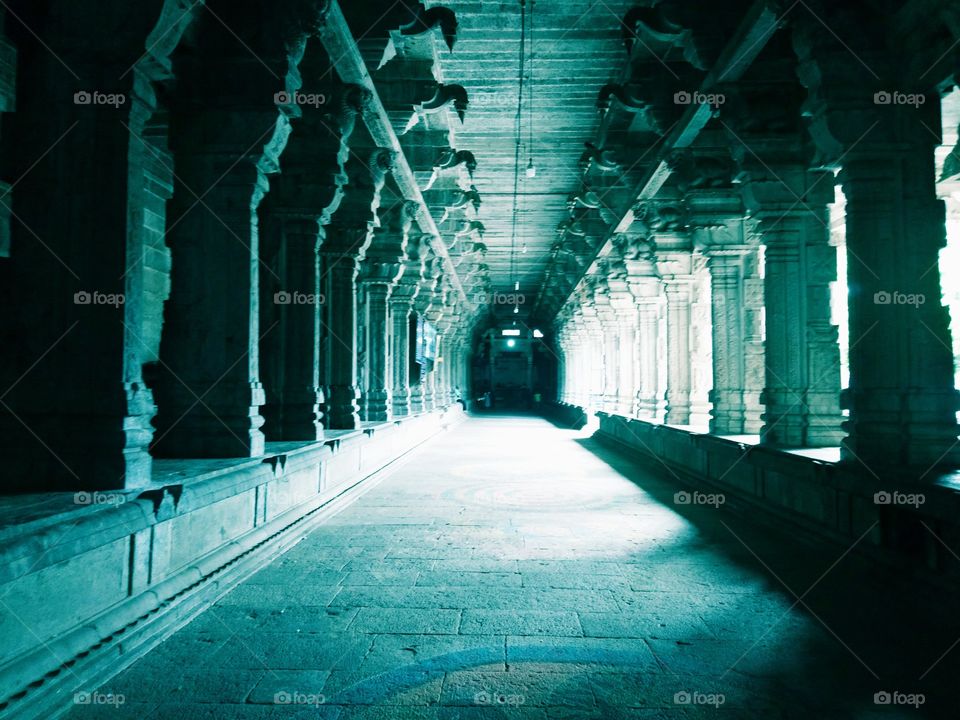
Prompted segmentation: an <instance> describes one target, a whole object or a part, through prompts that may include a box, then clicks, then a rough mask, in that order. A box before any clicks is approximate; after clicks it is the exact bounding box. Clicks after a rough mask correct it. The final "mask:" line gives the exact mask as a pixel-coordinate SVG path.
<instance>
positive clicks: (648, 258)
mask: <svg viewBox="0 0 960 720" xmlns="http://www.w3.org/2000/svg"><path fill="white" fill-rule="evenodd" d="M620 238H621V240H619V243H618V247H619V250H620V254H621V255H622V256H623V259H624V260H623V263H624V268H625V271H626V284H627V288H628V290H629V292H630V295H631V297H632V301H633V305H634V309H633V315H634V323H633V327H635V329H636V334H635V343H634V367H635V370H634V381H633V382H632V383H631V386H630V388H629V390H630V392H633V393H634V402H633V405H634V413H633V414H635V415H636V416H637V417H640V418H644V419H648V420H652V419H657V418H659V417H660V416H661V414H662V412H663V410H664V399H663V396H662V395H661V394H660V390H659V383H658V381H657V368H658V366H659V362H658V356H657V353H658V348H659V344H660V341H659V325H660V316H661V313H662V307H663V289H662V287H661V281H660V277H659V275H658V273H657V265H656V258H655V256H654V249H655V248H654V243H653V242H651V241H650V240H649V239H647V238H644V237H629V236H620Z"/></svg>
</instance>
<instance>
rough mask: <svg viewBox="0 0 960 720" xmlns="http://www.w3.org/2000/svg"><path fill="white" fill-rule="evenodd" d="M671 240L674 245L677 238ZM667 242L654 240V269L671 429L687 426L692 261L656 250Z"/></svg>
mask: <svg viewBox="0 0 960 720" xmlns="http://www.w3.org/2000/svg"><path fill="white" fill-rule="evenodd" d="M670 240H673V241H676V240H677V238H671V239H670ZM670 240H668V239H667V238H665V237H663V236H659V235H658V236H657V247H658V253H657V258H658V259H657V267H658V269H659V271H660V275H661V277H662V278H663V289H664V294H665V295H666V332H667V337H666V341H667V368H666V372H667V392H666V413H665V416H664V422H665V423H667V424H670V425H687V424H689V422H690V390H691V386H692V383H691V380H692V377H691V358H690V321H691V305H692V303H693V283H694V277H693V272H692V271H693V261H692V255H691V252H690V251H682V250H681V251H672V250H666V249H662V250H661V249H659V248H660V247H661V244H663V245H664V246H667V243H668V242H670ZM681 242H682V241H681ZM671 244H674V243H671Z"/></svg>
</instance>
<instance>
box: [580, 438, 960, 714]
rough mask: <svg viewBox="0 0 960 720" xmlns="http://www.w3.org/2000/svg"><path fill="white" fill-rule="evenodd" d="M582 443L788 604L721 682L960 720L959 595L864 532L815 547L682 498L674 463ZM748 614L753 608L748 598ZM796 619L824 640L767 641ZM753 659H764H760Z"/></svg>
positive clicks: (698, 661)
mask: <svg viewBox="0 0 960 720" xmlns="http://www.w3.org/2000/svg"><path fill="white" fill-rule="evenodd" d="M576 442H577V443H578V444H579V445H580V446H581V447H583V448H585V449H587V450H589V451H590V452H591V453H593V454H594V455H595V456H596V457H598V458H599V459H601V460H603V462H605V463H606V464H608V465H609V466H610V467H611V468H612V469H614V470H616V471H617V472H618V473H620V474H621V475H623V476H624V477H626V478H628V479H629V480H630V481H631V482H633V483H634V484H635V485H637V487H638V488H640V489H641V490H643V491H644V492H645V493H648V494H649V495H650V496H651V497H652V498H653V499H655V500H656V501H657V502H658V503H660V504H662V505H664V506H666V507H669V508H670V509H671V510H672V511H674V512H676V513H678V514H679V515H681V516H682V517H683V518H685V519H686V520H687V521H689V522H690V523H692V524H693V525H694V526H695V527H696V528H697V530H698V532H699V533H700V539H701V543H702V546H703V548H704V549H709V551H710V552H713V553H717V554H722V555H723V556H724V557H725V558H726V560H727V561H729V562H732V563H735V564H736V565H737V566H738V567H740V568H742V570H743V571H744V572H745V573H754V574H756V575H758V576H760V577H762V578H763V579H764V582H765V584H766V587H767V589H768V590H769V592H771V593H777V594H779V595H781V596H782V597H783V600H784V601H785V602H786V603H787V604H788V605H789V607H790V610H788V611H787V612H786V613H785V614H784V615H783V616H781V617H779V618H776V617H774V618H771V619H770V621H771V624H770V630H769V633H768V634H767V637H766V638H764V637H761V638H758V639H757V640H756V641H755V645H752V646H750V647H749V648H748V650H747V651H746V652H745V653H744V654H743V656H742V657H741V658H740V659H739V660H738V661H737V663H736V665H735V666H734V667H732V668H728V669H726V670H724V672H723V673H722V674H721V675H720V676H719V678H718V679H719V680H721V681H722V680H724V679H725V678H728V677H730V676H731V675H733V674H737V675H742V676H746V677H755V678H756V679H757V680H758V681H759V680H763V681H772V682H773V683H774V684H775V685H779V686H780V687H781V689H782V691H783V692H785V693H786V694H785V696H787V697H788V696H790V695H792V694H795V695H797V696H798V697H802V698H803V702H804V704H806V703H809V704H811V705H813V706H821V707H823V708H831V707H832V708H835V709H836V710H837V711H840V709H841V708H842V709H843V711H842V712H844V713H846V712H849V713H851V714H850V715H849V716H850V717H855V718H868V717H869V718H872V717H875V716H876V717H878V718H879V717H920V716H923V717H953V718H956V717H960V692H958V691H957V690H956V682H955V678H956V677H957V676H958V673H960V618H958V617H957V614H956V611H955V607H956V604H955V600H956V598H955V597H954V596H950V597H942V596H938V595H937V593H938V592H939V591H938V590H935V589H933V588H931V587H930V586H929V585H927V584H926V583H923V584H921V583H911V582H910V581H909V579H906V578H903V577H898V576H897V575H895V574H894V573H893V571H891V570H890V569H889V568H882V567H878V566H876V565H875V564H873V563H871V562H870V561H869V560H868V559H866V558H865V557H863V556H860V555H858V554H857V552H856V545H857V544H859V542H863V541H864V540H865V537H862V538H860V540H859V541H858V543H852V544H850V545H849V546H846V547H842V546H839V545H836V544H831V543H829V542H827V541H824V542H823V543H817V542H816V541H815V540H811V539H810V537H809V536H804V537H803V538H802V539H801V538H800V533H799V532H797V533H796V534H791V529H790V528H789V527H786V526H783V525H780V526H779V527H775V525H777V523H778V521H777V520H776V519H775V518H773V517H772V516H771V517H762V518H760V517H758V518H749V517H744V516H743V515H741V514H739V513H738V514H735V513H734V512H731V511H730V510H729V509H727V508H724V507H723V505H716V506H711V505H701V506H694V505H684V504H678V503H677V502H676V497H675V494H676V493H677V492H678V491H682V490H690V489H691V488H690V487H689V483H687V482H684V481H682V480H681V479H680V478H679V477H677V476H676V475H675V474H674V473H673V472H672V470H670V468H668V467H667V466H665V465H660V464H658V463H657V462H656V461H655V460H648V459H643V458H640V457H639V456H636V455H634V454H631V453H629V452H628V451H623V450H620V449H617V448H615V447H612V446H611V445H608V444H606V443H604V442H601V441H600V440H598V439H596V438H595V437H592V436H591V437H587V438H579V439H577V440H576ZM707 492H715V491H707ZM685 549H687V548H685ZM676 559H677V560H682V558H679V557H678V558H676ZM669 561H670V558H669V551H668V552H667V557H662V558H660V559H659V561H658V562H659V563H661V565H662V566H666V567H669ZM742 611H743V612H744V613H747V614H748V613H750V607H749V604H748V603H744V604H743V607H742ZM795 615H797V616H800V617H802V618H804V619H805V620H807V621H809V624H810V625H814V626H816V627H817V628H818V629H822V633H819V634H820V635H821V637H820V638H813V637H808V638H806V641H807V644H806V645H805V646H804V647H797V646H781V647H779V648H777V647H764V645H765V640H767V639H770V640H772V639H774V638H775V637H776V635H777V629H778V626H780V625H781V624H783V625H786V624H788V623H790V622H792V620H793V616H795ZM747 622H748V621H747V616H745V618H744V624H745V625H746V624H747ZM707 652H709V651H707ZM670 655H673V658H671V657H670ZM751 655H759V656H765V658H766V659H765V661H764V662H763V663H760V664H757V663H755V662H752V661H751ZM684 656H686V657H684ZM658 658H660V659H661V660H663V662H664V663H665V664H666V665H667V666H668V667H669V666H670V665H671V662H674V661H675V662H676V663H677V666H678V667H687V668H690V667H696V666H697V665H699V666H700V667H701V668H707V667H709V666H710V665H711V664H712V663H711V661H710V659H709V658H708V657H704V655H703V654H700V653H697V652H695V651H694V652H683V651H680V650H678V649H677V648H671V652H670V653H669V654H668V655H667V656H665V657H661V656H660V655H658ZM728 673H730V674H731V675H728ZM715 677H716V676H715ZM920 696H922V697H920ZM867 697H873V698H874V704H875V707H874V708H864V707H863V702H862V701H863V698H867ZM888 701H889V702H888ZM793 716H794V715H793V714H786V712H785V714H784V715H783V717H793ZM829 716H830V717H833V715H829ZM838 716H842V717H847V715H838Z"/></svg>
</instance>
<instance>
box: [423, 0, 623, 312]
mask: <svg viewBox="0 0 960 720" xmlns="http://www.w3.org/2000/svg"><path fill="white" fill-rule="evenodd" d="M444 4H445V5H446V6H448V7H450V8H451V9H452V10H454V11H455V12H456V14H457V20H458V22H459V30H458V38H457V44H456V47H455V50H454V52H453V53H451V54H449V55H448V54H444V55H442V56H441V67H442V72H443V76H444V79H445V81H447V82H456V83H459V84H461V85H463V86H464V88H466V90H467V91H468V93H469V96H470V108H469V112H468V113H467V115H466V119H465V121H464V123H463V126H462V127H459V128H457V130H456V132H457V142H458V144H459V146H460V147H462V148H465V149H469V150H471V151H472V152H473V153H474V154H475V155H476V158H477V170H476V174H475V184H476V186H477V189H478V190H479V191H480V195H481V197H482V198H483V206H482V208H481V211H480V219H481V221H482V222H483V223H484V225H485V226H486V233H485V236H484V243H485V244H486V245H487V247H488V253H487V256H486V263H487V265H489V267H490V279H491V283H492V289H493V290H494V291H495V292H502V293H510V292H512V291H513V289H514V286H513V282H514V280H519V281H520V292H521V293H522V294H523V295H524V299H525V303H524V305H525V306H526V308H521V311H522V314H524V315H526V313H524V312H523V311H524V310H529V309H530V308H532V307H533V306H534V305H535V299H536V296H537V293H538V292H539V290H540V288H541V285H542V283H543V280H544V271H545V268H546V264H547V261H548V260H549V257H550V250H551V247H552V246H553V244H554V242H555V241H556V240H557V232H556V229H557V225H558V224H559V223H560V222H562V221H563V220H564V219H566V218H567V217H568V212H567V207H566V205H567V198H568V196H569V195H570V194H571V193H572V192H574V191H576V190H577V189H579V184H580V175H581V172H580V168H579V161H580V157H581V155H582V154H583V151H584V143H585V142H588V141H590V140H592V139H593V138H594V136H595V135H596V129H597V126H598V124H599V116H598V112H597V107H596V102H597V94H598V92H599V90H600V88H601V87H602V86H603V85H605V84H606V83H609V82H612V81H614V79H615V78H616V77H617V76H618V75H619V74H620V73H621V72H622V67H623V65H624V64H625V61H626V52H625V49H624V44H623V37H622V28H623V26H622V23H621V18H622V17H623V15H624V13H625V12H626V11H627V9H629V7H630V5H631V3H630V2H627V1H624V0H619V1H618V0H605V1H604V2H596V3H584V2H582V1H580V0H549V1H547V0H540V1H539V2H535V3H529V4H528V8H527V12H528V16H529V14H530V12H531V5H532V13H533V15H532V18H533V57H532V62H528V63H527V68H526V74H527V78H528V80H527V83H528V84H527V86H526V87H527V91H529V90H530V89H531V87H532V94H533V101H532V105H531V106H532V113H531V112H530V107H531V106H527V107H524V110H523V115H522V126H523V133H522V135H523V140H522V142H523V147H522V149H521V160H520V164H521V168H520V182H519V193H520V197H519V200H518V206H519V213H518V222H517V225H518V230H517V238H516V241H515V242H514V240H513V238H512V212H513V177H514V167H515V161H514V158H515V113H516V108H517V95H518V86H519V83H518V54H519V47H520V19H521V12H520V3H519V2H516V1H515V2H475V1H474V2H470V1H468V0H446V2H445V3H444ZM531 75H532V82H531V81H530V78H531ZM528 98H529V94H527V92H525V99H524V104H525V105H526V104H527V102H528ZM531 122H532V125H533V146H532V147H530V148H528V147H527V146H528V144H529V129H530V123H531ZM531 157H532V158H533V161H534V164H535V166H536V168H537V175H536V177H535V178H528V177H527V176H526V173H525V172H524V170H525V168H526V165H527V162H528V160H529V159H530V158H531ZM524 243H525V244H526V246H527V252H526V253H521V248H522V247H523V245H524ZM514 250H515V252H514ZM511 257H514V258H515V259H516V267H517V272H516V276H515V277H514V276H513V275H512V274H511ZM498 314H500V313H499V312H498Z"/></svg>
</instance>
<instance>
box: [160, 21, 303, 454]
mask: <svg viewBox="0 0 960 720" xmlns="http://www.w3.org/2000/svg"><path fill="white" fill-rule="evenodd" d="M299 11H303V12H304V13H305V14H304V16H303V17H300V18H293V17H288V18H286V20H289V21H290V22H283V23H278V22H276V21H275V14H276V11H275V10H274V9H271V8H267V7H259V6H257V7H253V6H248V5H243V6H240V5H236V6H230V7H229V8H228V9H227V8H225V12H226V16H221V17H218V18H216V19H214V18H212V17H207V16H206V15H204V14H201V15H200V18H201V20H202V23H201V26H200V27H198V28H197V29H196V32H197V37H203V38H204V42H203V43H202V44H201V45H200V46H199V48H200V49H198V51H197V52H194V53H185V54H184V55H183V57H182V58H180V61H179V62H178V64H177V66H176V75H177V85H176V92H175V94H174V99H173V101H172V107H171V113H170V139H171V148H172V150H173V154H174V167H175V169H176V182H175V185H174V195H173V199H172V202H171V208H170V213H169V218H168V220H169V222H168V225H167V242H168V243H169V245H170V248H171V251H172V267H173V269H172V276H171V277H172V292H171V296H170V300H169V301H168V303H167V306H166V308H165V312H164V318H165V325H164V333H163V338H162V341H161V345H160V362H159V372H158V374H159V377H158V379H157V397H158V405H159V414H158V415H157V419H156V425H157V431H158V432H157V438H156V439H155V451H156V453H157V454H159V455H163V456H166V457H237V456H255V455H260V454H262V453H263V451H264V435H263V432H262V431H261V430H260V428H261V426H262V424H263V418H262V416H261V415H260V407H261V406H262V405H263V404H264V402H265V395H264V391H263V386H262V385H261V382H260V362H259V360H260V355H259V343H260V339H261V338H260V335H261V328H260V325H259V315H260V308H259V303H260V297H259V282H260V277H259V276H260V257H259V244H260V238H259V224H258V218H257V209H258V207H259V205H260V203H261V201H262V199H263V197H264V195H265V194H266V193H267V191H268V188H269V186H268V182H267V177H268V175H269V174H271V173H275V172H277V170H278V166H279V156H280V153H281V152H282V150H283V148H284V146H285V144H286V141H287V137H288V135H289V132H290V122H289V119H290V118H291V117H294V116H295V115H296V114H297V110H298V109H297V108H293V107H288V106H278V104H277V103H276V102H275V95H276V94H277V91H278V90H280V91H286V92H293V91H296V90H298V89H299V87H300V76H299V73H298V71H297V64H298V63H299V61H300V59H301V58H302V52H303V47H304V42H305V41H306V33H307V28H309V27H314V26H315V25H316V24H317V23H318V22H320V21H321V15H322V12H321V9H320V8H319V7H318V6H317V5H312V4H310V3H305V4H303V5H302V6H299V8H298V12H299ZM307 13H309V16H307ZM287 33H290V34H289V35H287ZM278 78H284V82H281V83H279V86H278ZM284 83H285V84H284Z"/></svg>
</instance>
